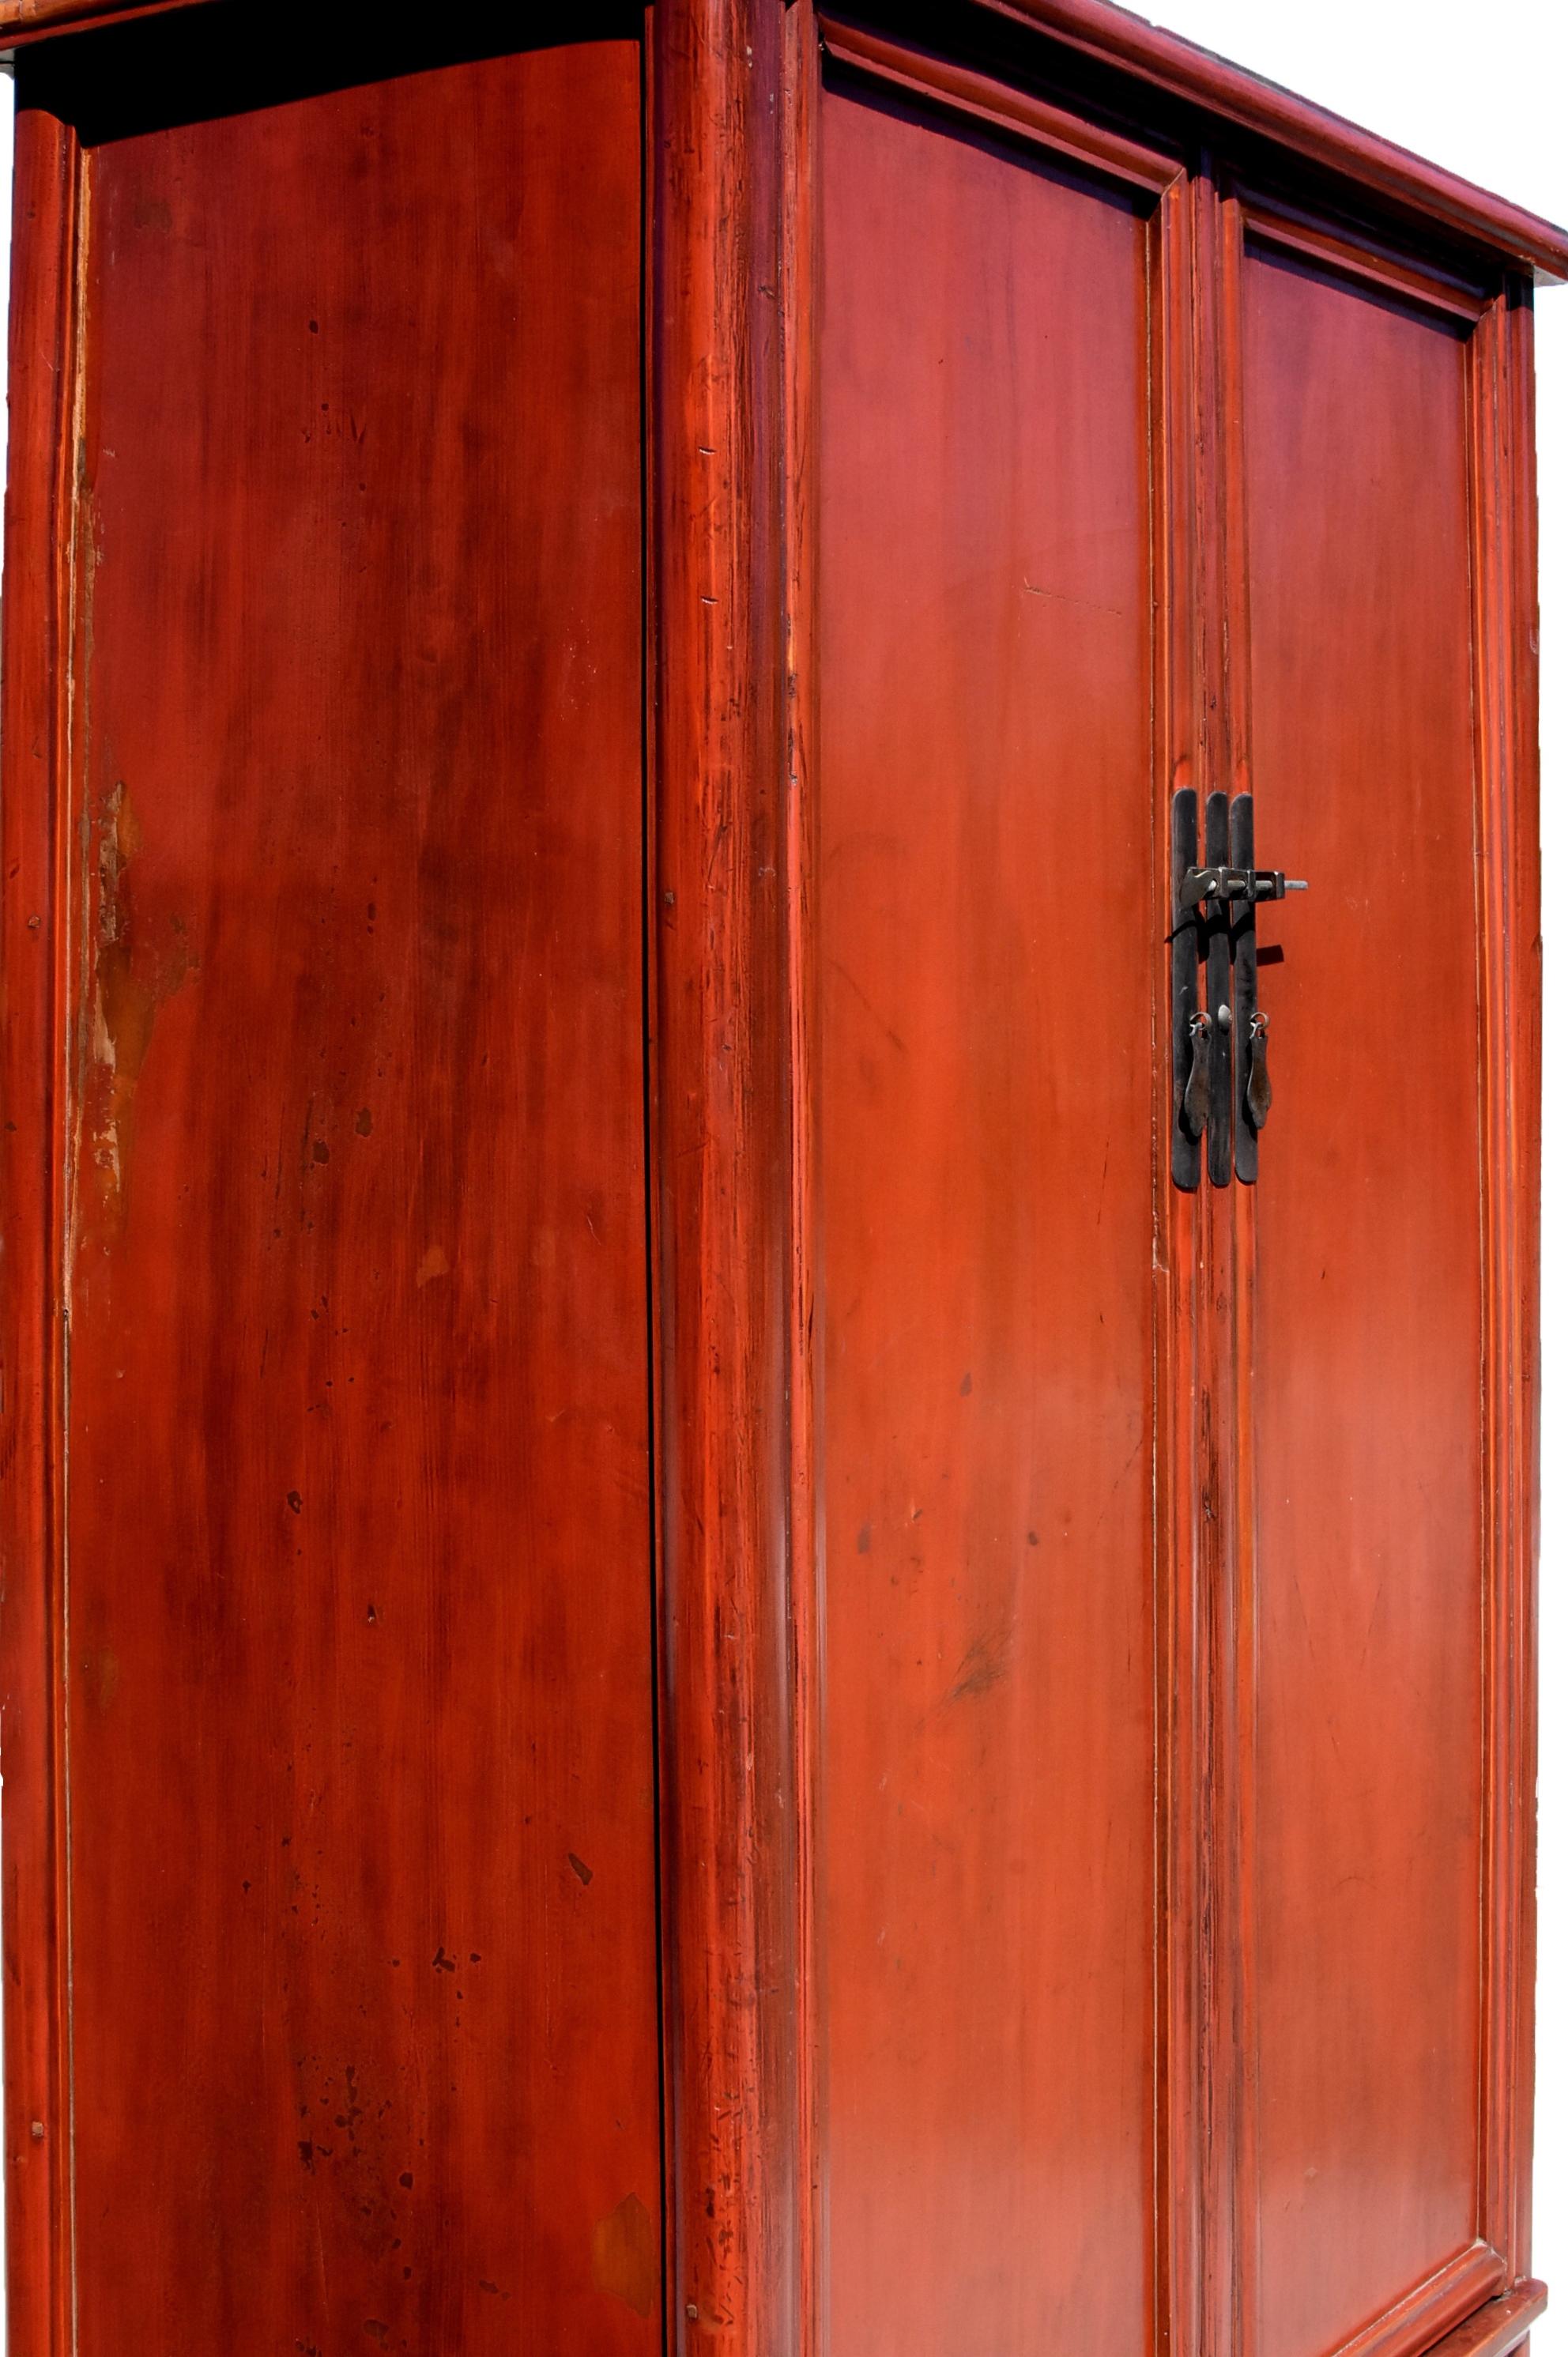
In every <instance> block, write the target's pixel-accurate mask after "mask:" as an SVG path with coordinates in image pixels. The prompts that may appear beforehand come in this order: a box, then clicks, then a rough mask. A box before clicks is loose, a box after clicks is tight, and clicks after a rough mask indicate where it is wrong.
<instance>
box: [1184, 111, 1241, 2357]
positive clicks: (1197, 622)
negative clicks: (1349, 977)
mask: <svg viewBox="0 0 1568 2357" xmlns="http://www.w3.org/2000/svg"><path fill="white" fill-rule="evenodd" d="M1224 252H1225V221H1224V203H1223V199H1222V196H1221V192H1220V188H1219V181H1218V178H1217V175H1216V168H1215V163H1214V159H1213V157H1212V156H1210V155H1208V154H1207V153H1206V154H1204V155H1203V156H1201V158H1200V160H1199V164H1198V168H1197V173H1196V175H1195V177H1194V180H1193V209H1192V239H1191V248H1190V254H1191V263H1190V266H1191V271H1192V285H1193V298H1192V299H1193V349H1194V393H1193V433H1194V438H1195V442H1196V445H1197V452H1198V462H1197V493H1196V522H1195V529H1194V573H1195V589H1194V608H1195V611H1194V630H1193V650H1194V688H1193V694H1194V701H1195V705H1196V707H1197V737H1196V752H1197V774H1196V776H1195V779H1194V783H1195V785H1196V786H1197V796H1198V803H1199V807H1200V808H1204V807H1206V805H1207V803H1208V798H1209V796H1210V795H1215V794H1222V795H1229V793H1230V791H1231V789H1232V786H1233V783H1234V778H1235V748H1234V742H1233V735H1232V718H1233V716H1232V712H1231V705H1230V673H1229V662H1228V643H1227V625H1228V622H1229V619H1230V603H1229V583H1230V568H1231V561H1232V555H1231V552H1230V549H1229V546H1228V527H1229V522H1230V517H1229V512H1228V507H1227V483H1226V468H1225V458H1226V447H1225V446H1226V394H1227V388H1226V382H1225V372H1224V339H1223V323H1224ZM1218 1012H1219V1010H1218V1009H1217V1008H1215V1007H1213V1006H1211V1007H1210V1008H1209V1013H1210V1015H1211V1017H1217V1016H1218ZM1226 1072H1227V1076H1228V1075H1229V1065H1227V1066H1226ZM1226 1084H1227V1085H1229V1079H1228V1077H1227V1082H1226ZM1239 1191H1240V1190H1239V1189H1236V1188H1234V1187H1231V1186H1229V1185H1227V1186H1217V1185H1215V1184H1213V1183H1212V1173H1211V1179H1210V1183H1209V1184H1208V1186H1206V1187H1205V1188H1204V1189H1203V1190H1202V1192H1201V1193H1200V1195H1199V1197H1198V1199H1197V1200H1198V1204H1199V1218H1198V1233H1197V1288H1198V1297H1199V1301H1200V1304H1201V1308H1200V1315H1199V1318H1198V1321H1197V1371H1196V1372H1197V1401H1198V1430H1197V1485H1198V1513H1197V1562H1196V1580H1197V1613H1196V1619H1197V1660H1196V1661H1195V1663H1194V1665H1193V1685H1192V1695H1193V1715H1194V1717H1195V1720H1196V1721H1197V1736H1196V1738H1195V1740H1196V1741H1197V1744H1198V1745H1199V1747H1200V1748H1199V1751H1198V1756H1197V1761H1196V1763H1195V1765H1196V1768H1197V1792H1198V1793H1199V1794H1200V1802H1199V1810H1200V1824H1199V1829H1198V1844H1199V1887H1198V1896H1197V1980H1198V1988H1199V1997H1198V2008H1197V2042H1198V2066H1197V2099H1198V2100H1197V2111H1198V2118H1199V2121H1200V2123H1201V2145H1200V2150H1201V2154H1202V2210H1203V2218H1204V2255H1203V2280H1202V2346H1203V2349H1204V2352H1205V2357H1233V2352H1235V2349H1236V2326H1237V2317H1236V2302H1235V2287H1236V2283H1237V2220H1236V2192H1237V2182H1236V2136H1237V2115H1238V2110H1239V2093H1240V2091H1239V2087H1238V2083H1237V2061H1238V2054H1237V2046H1236V2036H1235V2018H1236V2005H1235V1982H1236V1966H1237V1921H1236V1885H1237V1873H1238V1857H1237V1826H1236V1797H1235V1763H1236V1756H1237V1695H1236V1677H1235V1662H1236V1627H1237V1610H1236V1592H1237V1591H1236V1577H1237V1562H1236V1538H1235V1533H1236V1522H1237V1490H1236V1480H1235V1464H1236V1357H1235V1341H1234V1305H1235V1297H1236V1228H1235V1212H1234V1209H1233V1206H1234V1203H1235V1199H1236V1196H1237V1194H1238V1192H1239Z"/></svg>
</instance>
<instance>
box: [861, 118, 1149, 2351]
mask: <svg viewBox="0 0 1568 2357" xmlns="http://www.w3.org/2000/svg"><path fill="white" fill-rule="evenodd" d="M822 238H823V271H824V283H823V293H822V306H821V336H822V526H821V530H822V546H821V568H822V607H821V615H820V626H819V627H820V638H819V646H820V663H821V724H820V727H821V734H820V744H819V758H818V765H817V778H818V824H819V829H820V838H819V858H820V867H819V877H820V897H819V911H820V916H819V924H820V933H819V945H818V948H819V958H820V965H821V974H822V1032H821V1050H820V1064H819V1090H820V1094H819V1114H818V1118H819V1121H820V1125H821V1155H822V1183H821V1214H822V1308H821V1315H822V1320H823V1329H824V1341H823V1351H824V1368H823V1379H822V1385H823V1387H822V1419H823V1442H822V1482H823V1500H824V1509H825V1521H826V1534H825V1567H824V1620H823V1631H822V1644H823V1709H824V1730H823V1758H822V1812H823V1813H822V1832H821V1848H822V1896H821V1902H820V1903H821V1906H822V1941H823V1954H824V1964H823V1972H824V1993H823V2017H824V2036H825V2040H826V2052H825V2099H824V2131H823V2133H824V2139H825V2147H824V2170H823V2173H824V2185H825V2189H826V2190H825V2228H824V2233H825V2250H826V2268H827V2273H826V2316H827V2330H828V2332H829V2335H830V2337H831V2345H832V2346H834V2347H842V2348H844V2349H854V2350H856V2351H862V2352H866V2357H872V2353H873V2352H878V2357H880V2352H888V2357H892V2352H896V2351H897V2352H908V2357H916V2352H918V2357H959V2352H967V2351H971V2350H972V2349H974V2348H976V2347H983V2348H985V2349H986V2350H987V2351H988V2352H996V2357H1004V2352H1017V2357H1024V2352H1031V2351H1033V2350H1035V2349H1036V2348H1037V2347H1038V2346H1040V2345H1041V2343H1042V2342H1048V2343H1051V2344H1053V2345H1054V2344H1056V2343H1057V2342H1058V2341H1062V2342H1065V2341H1068V2340H1069V2339H1072V2340H1081V2341H1084V2342H1085V2343H1086V2344H1088V2345H1091V2346H1097V2347H1098V2346H1101V2345H1103V2346H1106V2347H1110V2346H1116V2347H1142V2346H1147V2345H1148V2344H1149V2341H1150V2338H1151V2334H1152V2329H1153V2328H1152V2315H1153V2254H1152V2202H1151V2179H1152V2172H1153V2152H1152V2142H1153V2125H1154V2115H1155V2106H1154V2073H1155V2028H1154V2023H1155V1996H1154V1976H1153V1971H1152V1950H1153V1942H1152V1934H1153V1924H1154V1900H1155V1888H1154V1884H1155V1845H1154V1820H1155V1773H1154V1762H1155V1729H1154V1720H1155V1692H1154V1652H1155V1630H1154V1605H1153V1597H1154V1534H1153V1525H1152V1499H1153V1481H1154V1422H1153V1419H1154V1404H1153V1399H1152V1395H1151V1383H1150V1375H1151V1367H1152V1356H1153V1329H1154V1292H1153V1287H1152V1285H1151V1281H1150V1270H1151V1263H1152V1258H1153V1254H1152V1239H1151V1235H1150V1204H1151V1168H1150V1157H1151V1140H1152V1135H1153V1118H1154V1114H1153V1095H1154V1088H1155V1075H1154V1071H1153V1064H1152V1058H1151V1054H1150V1040H1151V1032H1152V1011H1151V1000H1152V994H1153V988H1154V982H1153V973H1154V969H1153V966H1152V963H1151V959H1150V955H1149V950H1148V943H1149V939H1150V921H1151V912H1152V908H1153V904H1154V888H1153V883H1152V877H1151V862H1152V855H1153V843H1154V834H1155V791H1154V782H1153V747H1152V743H1151V738H1150V718H1149V716H1150V711H1151V705H1152V671H1153V652H1152V644H1151V641H1152V635H1153V627H1154V597H1153V583H1152V580H1151V576H1150V568H1149V547H1150V533H1151V518H1150V513H1149V492H1148V481H1149V455H1148V449H1149V433H1150V421H1149V415H1148V405H1147V398H1146V358H1145V355H1146V352H1147V349H1148V339H1149V305H1150V298H1151V290H1150V285H1149V273H1148V240H1149V230H1148V225H1147V222H1146V221H1145V219H1144V215H1143V213H1142V212H1141V211H1140V210H1137V209H1136V208H1134V207H1133V205H1132V204H1130V203H1129V202H1127V201H1125V200H1124V199H1122V198H1121V197H1120V196H1119V195H1117V194H1116V193H1114V192H1113V191H1112V190H1109V189H1105V188H1095V187H1093V186H1090V185H1085V184H1082V183H1077V182H1072V181H1069V180H1068V179H1066V178H1062V177H1060V176H1058V174H1056V173H1055V172H1053V171H1051V170H1049V169H1048V168H1045V167H1036V165H1035V164H1034V163H1033V162H1032V161H1031V160H1029V159H1027V158H1026V157H1025V156H1022V155H1020V154H1019V153H1018V152H1017V151H1015V150H1011V149H1006V148H998V147H995V146H993V145H990V144H989V143H987V142H986V141H984V140H983V138H979V137H975V136H972V135H969V134H968V133H967V132H964V131H960V130H956V129H950V128H949V126H948V125H947V124H944V123H943V122H942V121H941V120H940V118H936V117H928V116H926V115H925V114H923V113H911V112H909V111H908V109H907V108H906V106H905V105H904V104H902V103H901V102H897V101H896V100H891V99H890V100H887V101H886V102H884V101H883V100H882V99H881V98H880V97H878V96H875V95H871V94H865V95H863V94H862V93H861V92H860V91H858V90H856V89H854V88H846V89H844V90H841V89H839V88H838V87H837V86H836V85H835V84H834V83H832V81H830V84H829V87H828V89H827V91H826V94H825V98H824V114H823V150H822ZM1073 877H1092V879H1093V888H1092V890H1090V891H1084V890H1081V889H1074V888H1073V887H1072V885H1071V883H1070V882H1069V879H1070V878H1073ZM1162 882H1163V877H1162ZM1069 1894H1070V1897H1069Z"/></svg>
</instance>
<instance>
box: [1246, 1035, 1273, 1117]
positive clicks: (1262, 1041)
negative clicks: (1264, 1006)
mask: <svg viewBox="0 0 1568 2357" xmlns="http://www.w3.org/2000/svg"><path fill="white" fill-rule="evenodd" d="M1251 1040H1252V1054H1251V1071H1250V1072H1249V1073H1248V1075H1247V1118H1248V1120H1249V1121H1250V1122H1251V1125H1252V1127H1253V1128H1254V1129H1262V1125H1263V1124H1264V1123H1265V1122H1266V1121H1267V1119H1268V1117H1269V1107H1270V1106H1271V1105H1272V1104H1273V1101H1274V1091H1273V1082H1272V1081H1271V1080H1270V1079H1269V1018H1268V1017H1267V1016H1266V1015H1257V1014H1254V1016H1253V1017H1252V1024H1251Z"/></svg>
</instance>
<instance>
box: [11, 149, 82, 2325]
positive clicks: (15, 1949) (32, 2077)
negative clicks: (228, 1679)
mask: <svg viewBox="0 0 1568 2357" xmlns="http://www.w3.org/2000/svg"><path fill="white" fill-rule="evenodd" d="M80 218H81V151H80V148H79V146H78V145H77V141H76V137H75V135H74V133H72V132H71V131H70V130H69V129H68V128H67V126H66V125H65V124H62V123H59V122H58V121H56V120H55V119H54V118H53V117H52V116H48V115H46V114H43V113H38V112H37V111H34V110H29V109H23V110H22V111H21V112H20V113H18V116H17V121H16V196H15V237H16V272H15V277H14V281H13V289H12V296H11V330H10V371H11V376H10V400H11V446H10V479H9V483H8V486H7V491H6V509H5V632H4V706H3V716H0V742H3V746H4V766H3V770H0V834H3V838H4V851H3V863H0V960H3V967H4V990H5V1025H4V1027H3V1046H0V1086H3V1088H4V1093H5V1109H6V1114H7V1119H6V1121H5V1125H4V1128H3V1130H0V1218H3V1221H4V1252H3V1253H0V1288H3V1307H0V1336H3V1338H4V1339H3V1344H0V1348H3V1351H4V1362H3V1364H0V1386H3V1387H0V1476H3V1478H0V1501H3V1504H0V1515H3V1520H0V1593H3V1598H4V1604H3V1620H0V1634H3V1656H0V1659H3V1673H0V1674H3V1694H4V1760H5V1982H6V1988H7V1991H8V2002H7V2004H6V2007H5V2076H6V2090H5V2095H6V2101H5V2167H6V2178H7V2188H6V2199H7V2231H8V2237H9V2243H8V2262H7V2265H8V2277H9V2282H8V2291H9V2319H8V2321H9V2332H10V2341H9V2346H10V2348H11V2351H12V2352H13V2357H64V2352H66V2351H67V2350H68V2349H69V2348H70V2346H71V2344H72V2340H73V2333H74V2319H73V2314H72V2301H71V2279H72V2258H71V2200H70V2018H69V2016H70V1917H69V1889H68V1878H69V1870H70V1844H69V1833H68V1826H67V1823H66V1814H65V1813H66V1808H67V1801H66V1792H65V1723H64V1682H65V1658H64V1579H65V1563H64V1554H63V1548H64V1528H63V1516H62V1511H61V1509H62V1503H63V1484H64V1476H65V1467H64V1449H65V1431H64V1409H65V1363H64V1353H65V1329H64V1297H63V1283H62V1279H63V1262H64V1254H65V1252H66V1222H67V1205H66V1197H65V1188H66V1171H65V1158H64V1155H63V1153H62V1151H61V1150H60V1140H61V1132H62V1120H63V1113H64V1104H63V1096H64V1091H65V1086H66V1070H67V1054H66V1043H65V1040H64V1038H63V1036H62V1024H63V1021H64V1007H65V1004H66V998H65V990H64V973H65V961H66V958H67V956H68V954H69V946H68V942H67V939H66V935H67V931H68V922H67V909H68V902H69V894H68V891H67V888H66V883H65V875H64V868H65V863H66V861H67V859H68V857H69V834H70V825H69V812H70V758H71V757H70V693H69V683H70V672H71V651H72V635H73V618H72V571H73V542H74V536H75V515H74V504H75V503H74V480H75V468H74V463H73V455H72V439H73V435H72V428H73V417H74V402H75V386H76V376H77V365H78V354H77V311H78V302H79V287H80V280H81V265H80V255H79V251H78V247H79V233H80V232H79V222H80Z"/></svg>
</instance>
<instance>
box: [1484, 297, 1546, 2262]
mask: <svg viewBox="0 0 1568 2357" xmlns="http://www.w3.org/2000/svg"><path fill="white" fill-rule="evenodd" d="M1532 328H1533V321H1532V317H1531V311H1530V287H1529V285H1528V282H1526V281H1523V280H1510V281H1509V283H1508V284H1507V285H1506V286H1505V289H1504V291H1503V293H1502V294H1501V295H1500V296H1498V298H1497V299H1496V300H1495V301H1494V302H1493V303H1492V304H1491V305H1490V307H1488V309H1487V313H1486V314H1485V316H1484V317H1483V318H1482V319H1481V321H1480V323H1479V325H1478V326H1477V329H1476V331H1475V334H1474V336H1473V338H1472V339H1471V346H1470V361H1469V371H1470V374H1469V386H1470V416H1471V445H1472V472H1471V530H1472V539H1473V544H1474V552H1475V554H1474V562H1473V565H1472V578H1473V584H1474V597H1475V643H1476V650H1477V655H1476V698H1475V704H1476V716H1477V918H1478V920H1479V938H1480V945H1481V946H1480V975H1479V981H1480V1005H1481V1042H1480V1045H1481V1106H1480V1113H1481V1138H1482V1156H1481V1162H1482V1171H1481V1177H1482V1200H1483V1206H1484V1221H1485V1230H1484V1238H1483V1243H1484V1266H1485V1283H1486V1313H1485V1366H1484V1381H1483V1418H1484V1430H1483V1443H1484V1451H1485V1462H1486V1467H1487V1497H1488V1499H1489V1501H1490V1507H1491V1512H1490V1515H1489V1518H1488V1523H1487V1533H1486V1549H1487V1554H1486V1585H1485V1594H1486V1629H1485V1634H1484V1650H1483V1660H1484V1663H1485V1694H1484V1707H1485V1726H1486V1744H1487V1758H1486V1792H1487V1841H1486V1850H1485V1860H1486V1864H1485V1874H1484V1882H1483V1890H1482V1938H1483V1953H1484V1958H1485V1968H1484V1969H1485V1979H1484V1991H1485V1996H1484V2004H1485V2018H1484V2020H1483V2024H1482V2040H1481V2051H1482V2085H1481V2107H1480V2117H1481V2139H1480V2151H1479V2154H1478V2162H1479V2176H1480V2194H1481V2199H1480V2214H1479V2217H1478V2220H1477V2233H1478V2236H1479V2238H1480V2240H1481V2241H1482V2242H1483V2243H1485V2244H1489V2245H1490V2246H1491V2248H1492V2249H1493V2250H1495V2251H1496V2252H1497V2253H1498V2255H1499V2256H1500V2257H1501V2259H1502V2261H1503V2263H1504V2266H1505V2269H1506V2272H1507V2279H1508V2280H1509V2281H1510V2282H1517V2281H1520V2280H1523V2279H1524V2278H1526V2277H1528V2276H1529V2273H1530V2163H1531V2136H1530V2098H1529V2090H1530V2081H1531V2069H1532V2054H1533V2043H1534V1956H1535V1820H1534V1794H1535V1754H1536V1700H1535V1690H1534V1680H1535V1606H1536V1578H1537V1534H1538V1514H1539V1447H1540V1434H1539V1406H1538V1392H1539V1332H1538V1320H1537V1311H1536V1295H1537V1288H1538V1284H1539V1271H1540V1232H1539V1206H1538V1179H1537V1174H1538V1171H1539V1158H1540V1119H1541V1115H1540V1071H1541V909H1540V876H1539V854H1538V844H1539V812H1540V773H1539V772H1540V762H1539V752H1538V748H1537V739H1536V708H1537V694H1538V678H1537V661H1538V658H1537V619H1536V588H1535V571H1534V566H1535V546H1534V539H1535V526H1534V477H1533V466H1534V436H1533V414H1532V394H1531V366H1532Z"/></svg>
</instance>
